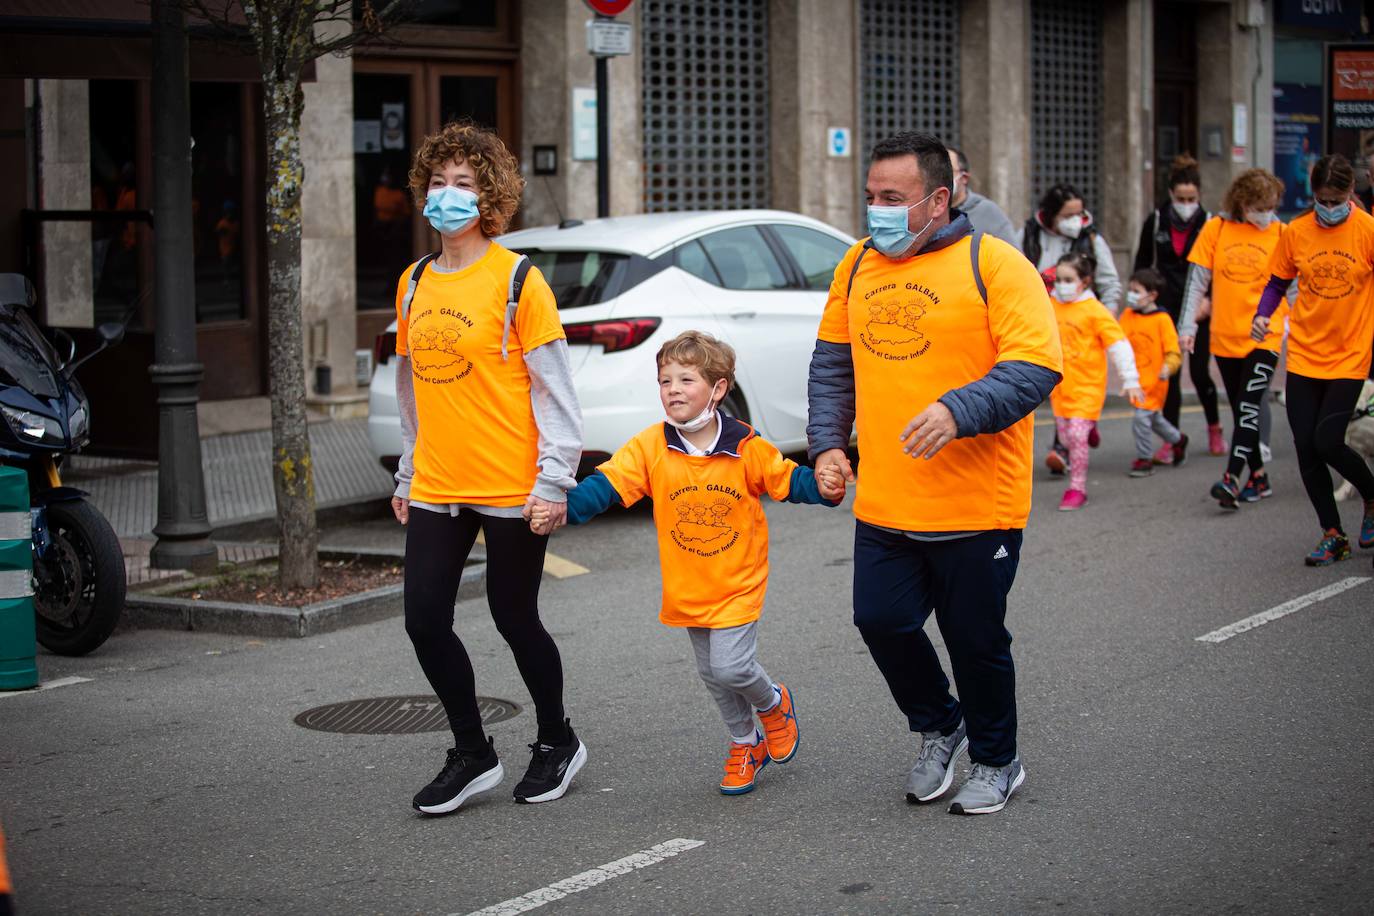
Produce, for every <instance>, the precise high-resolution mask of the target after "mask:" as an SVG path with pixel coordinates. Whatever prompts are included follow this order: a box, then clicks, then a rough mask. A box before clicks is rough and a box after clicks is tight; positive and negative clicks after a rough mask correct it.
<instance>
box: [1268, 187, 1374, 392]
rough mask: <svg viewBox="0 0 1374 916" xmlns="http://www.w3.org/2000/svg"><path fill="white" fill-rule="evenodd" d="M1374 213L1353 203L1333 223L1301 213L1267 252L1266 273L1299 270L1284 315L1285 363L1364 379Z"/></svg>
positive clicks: (1372, 313)
mask: <svg viewBox="0 0 1374 916" xmlns="http://www.w3.org/2000/svg"><path fill="white" fill-rule="evenodd" d="M1371 265H1374V216H1370V215H1369V214H1368V213H1365V212H1364V211H1363V210H1361V209H1359V208H1357V207H1352V208H1351V212H1350V216H1349V217H1348V218H1347V219H1346V221H1345V222H1343V223H1341V224H1340V225H1339V226H1336V227H1334V228H1331V229H1327V228H1325V227H1323V226H1320V225H1318V224H1317V217H1316V216H1315V215H1313V214H1311V213H1304V214H1303V215H1302V216H1299V217H1298V218H1297V219H1295V220H1293V222H1291V223H1289V224H1288V229H1287V230H1286V231H1285V232H1284V233H1283V238H1281V239H1280V240H1279V244H1278V247H1277V248H1275V249H1274V254H1273V257H1272V258H1270V260H1269V273H1271V274H1273V275H1274V276H1276V277H1282V278H1283V279H1285V280H1291V279H1293V278H1294V277H1297V278H1298V298H1297V300H1296V301H1295V302H1294V303H1293V309H1292V312H1291V313H1290V314H1289V317H1288V371H1289V372H1296V373H1297V374H1298V375H1305V376H1307V377H1308V378H1322V379H1337V378H1345V379H1362V378H1364V377H1365V375H1366V374H1367V373H1368V372H1369V361H1370V358H1371V356H1372V355H1374V277H1372V276H1371V273H1374V269H1371Z"/></svg>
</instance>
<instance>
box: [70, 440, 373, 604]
mask: <svg viewBox="0 0 1374 916" xmlns="http://www.w3.org/2000/svg"><path fill="white" fill-rule="evenodd" d="M200 445H201V467H202V468H204V472H205V500H206V508H207V512H208V515H209V518H210V524H211V525H213V526H214V527H215V528H223V527H225V526H227V525H236V524H241V523H244V522H252V521H261V520H263V519H270V518H273V517H274V516H275V514H276V502H275V497H274V495H273V489H272V434H271V432H270V431H267V430H263V431H259V432H247V433H232V434H227V435H221V436H209V437H207V438H204V439H202V440H201V444H200ZM310 448H311V456H312V458H313V459H314V463H315V500H316V505H317V507H318V508H321V509H327V508H331V507H334V506H344V505H351V504H355V503H359V502H366V501H369V500H385V499H386V498H387V497H389V496H390V495H391V492H392V488H393V483H392V479H391V475H390V474H388V473H387V472H386V470H384V469H383V468H382V466H381V465H380V464H378V463H377V460H376V459H375V458H374V457H373V456H372V450H371V448H370V447H369V445H368V440H367V420H366V419H348V420H331V421H328V422H323V423H313V424H311V426H310ZM62 476H63V482H64V483H66V484H69V485H70V486H74V487H78V488H80V489H82V490H85V491H87V492H88V493H90V494H91V501H92V502H93V503H94V504H95V505H96V506H97V507H98V508H99V509H100V511H101V512H102V513H104V515H105V517H106V518H107V519H109V521H110V524H111V525H112V526H114V529H115V533H116V534H118V535H119V538H120V541H121V543H123V545H124V553H125V566H126V568H127V569H128V573H129V584H130V585H135V584H138V583H143V582H148V581H152V580H155V579H162V578H167V577H169V576H174V575H180V574H179V573H175V572H163V571H159V570H150V569H149V568H148V551H149V550H150V549H151V547H152V544H153V541H154V538H153V534H152V531H153V526H154V525H156V524H157V464H156V463H155V462H151V461H129V460H126V459H121V458H88V457H83V456H81V455H76V456H73V457H72V458H71V459H69V461H68V462H67V464H66V465H65V466H64V468H63V475H62ZM219 552H220V560H221V561H222V562H243V561H245V560H256V559H263V558H266V557H270V556H273V555H275V553H276V546H275V545H270V546H269V545H262V544H236V543H221V544H219Z"/></svg>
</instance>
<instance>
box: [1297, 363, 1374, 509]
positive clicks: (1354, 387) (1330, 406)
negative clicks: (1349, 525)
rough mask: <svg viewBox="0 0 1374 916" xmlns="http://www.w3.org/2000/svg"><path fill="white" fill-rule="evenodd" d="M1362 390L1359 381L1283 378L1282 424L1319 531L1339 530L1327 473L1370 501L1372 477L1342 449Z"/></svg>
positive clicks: (1352, 454) (1373, 486)
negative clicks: (1295, 454)
mask: <svg viewBox="0 0 1374 916" xmlns="http://www.w3.org/2000/svg"><path fill="white" fill-rule="evenodd" d="M1363 387H1364V381H1363V380H1361V379H1347V378H1340V379H1321V378H1308V377H1307V376H1305V375H1295V374H1294V373H1292V372H1289V373H1288V388H1287V392H1288V425H1289V426H1291V427H1293V445H1295V446H1296V447H1297V450H1298V469H1299V470H1300V471H1301V472H1302V485H1303V486H1304V487H1306V488H1307V498H1308V499H1310V500H1311V501H1312V508H1314V509H1316V510H1317V522H1318V523H1319V524H1320V525H1321V526H1322V530H1323V531H1325V530H1328V529H1331V528H1334V529H1336V530H1337V531H1342V530H1344V529H1342V528H1341V516H1340V513H1339V512H1337V511H1336V497H1335V495H1334V493H1333V492H1332V486H1331V472H1330V471H1329V470H1327V465H1330V466H1331V467H1333V468H1335V469H1336V472H1337V473H1338V474H1340V475H1341V476H1342V477H1344V478H1345V479H1346V480H1348V481H1350V482H1351V483H1352V484H1354V485H1355V489H1357V490H1359V491H1360V496H1362V497H1363V498H1364V499H1365V500H1371V499H1374V473H1371V472H1370V470H1369V465H1367V464H1365V461H1364V459H1363V458H1362V457H1360V454H1359V452H1356V451H1355V450H1354V449H1353V448H1351V447H1350V446H1348V445H1346V444H1345V431H1346V427H1348V426H1349V425H1350V415H1351V414H1352V413H1354V412H1355V403H1356V402H1357V401H1358V400H1359V398H1360V389H1361V388H1363Z"/></svg>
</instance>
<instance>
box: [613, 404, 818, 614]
mask: <svg viewBox="0 0 1374 916" xmlns="http://www.w3.org/2000/svg"><path fill="white" fill-rule="evenodd" d="M727 422H728V423H729V424H731V426H730V427H729V428H727V429H724V430H722V431H721V442H720V444H719V445H718V446H717V450H716V451H715V452H713V453H712V454H710V455H705V456H696V455H688V454H687V453H686V452H685V451H684V450H682V449H680V448H678V447H670V446H669V444H668V443H669V434H668V433H667V432H666V430H665V426H666V424H663V423H658V424H655V425H653V426H650V427H649V428H648V429H646V430H644V431H643V432H641V433H639V434H638V435H636V436H635V437H634V438H633V439H631V440H630V441H629V442H627V443H625V444H624V445H622V446H621V447H620V448H619V449H618V450H617V451H616V453H615V454H614V455H612V456H611V458H610V460H609V461H606V462H605V463H603V464H602V465H601V466H600V467H599V468H598V470H600V471H601V473H602V474H604V475H606V479H607V480H609V481H610V482H611V486H612V487H614V488H615V491H616V493H617V494H619V495H620V500H621V502H622V503H624V504H625V505H626V506H630V505H634V504H635V503H636V502H638V501H639V500H640V499H643V498H644V497H646V496H647V497H649V498H651V499H652V500H653V501H654V526H655V527H656V528H657V529H658V558H659V565H660V566H661V568H662V571H663V604H662V607H661V609H660V610H659V614H658V619H659V620H661V621H662V622H663V623H666V624H667V625H668V626H672V627H709V628H711V629H721V628H725V627H738V626H743V625H744V624H746V623H751V622H753V621H755V620H758V619H759V614H760V612H761V611H762V609H763V597H764V593H765V592H766V591H767V590H768V519H767V518H766V517H765V516H764V514H763V505H762V503H761V502H760V500H759V497H760V496H761V495H762V494H764V493H767V494H768V495H770V496H772V497H773V498H774V499H786V498H787V496H788V494H789V493H791V491H792V472H793V470H795V469H796V467H797V463H796V462H795V461H791V460H789V459H786V458H783V457H782V455H781V453H779V452H778V450H777V448H776V447H775V446H774V445H773V444H772V443H770V442H767V441H765V440H764V439H760V438H759V437H758V436H757V435H755V434H754V431H753V430H752V429H751V428H749V426H747V425H746V424H744V423H742V422H740V421H739V420H728V421H727ZM672 436H673V438H674V439H676V431H675V430H674V431H673V433H672Z"/></svg>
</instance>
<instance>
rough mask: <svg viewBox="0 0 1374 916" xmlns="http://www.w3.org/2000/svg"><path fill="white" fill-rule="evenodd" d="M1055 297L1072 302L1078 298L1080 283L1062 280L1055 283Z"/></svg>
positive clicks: (1061, 300)
mask: <svg viewBox="0 0 1374 916" xmlns="http://www.w3.org/2000/svg"><path fill="white" fill-rule="evenodd" d="M1054 298H1056V299H1058V300H1059V301H1060V302H1072V301H1074V300H1075V299H1077V298H1078V284H1077V283H1065V282H1064V281H1063V280H1060V281H1058V282H1056V283H1055V284H1054Z"/></svg>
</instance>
